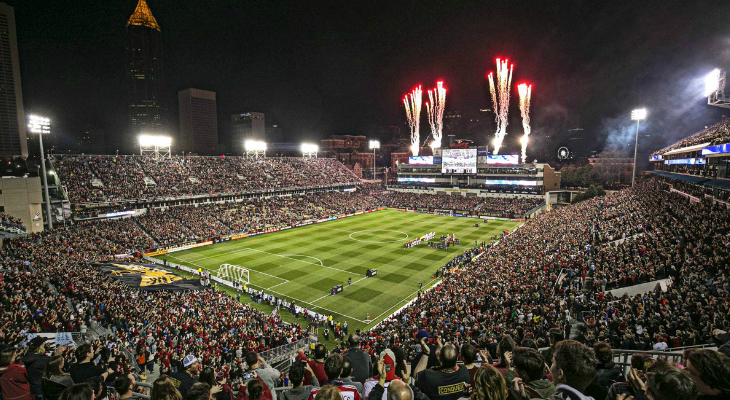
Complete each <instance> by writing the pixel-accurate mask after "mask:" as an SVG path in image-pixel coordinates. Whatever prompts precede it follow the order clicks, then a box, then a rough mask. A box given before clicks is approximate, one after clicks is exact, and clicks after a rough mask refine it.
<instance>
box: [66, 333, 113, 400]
mask: <svg viewBox="0 0 730 400" xmlns="http://www.w3.org/2000/svg"><path fill="white" fill-rule="evenodd" d="M74 355H75V356H76V360H77V361H78V362H77V363H76V364H73V365H71V367H70V368H69V372H70V373H71V379H73V381H74V382H79V383H80V382H86V381H87V380H88V379H91V378H96V377H101V378H102V381H106V379H107V378H108V377H109V375H110V374H113V373H114V370H112V369H107V370H106V371H105V370H104V368H102V367H100V366H98V365H96V364H94V363H93V362H92V361H91V360H93V359H94V358H95V357H96V353H95V352H94V349H93V348H92V347H91V344H89V343H84V344H82V345H81V346H79V347H77V348H76V351H75V352H74ZM101 391H102V395H101V398H102V399H103V398H105V397H107V390H106V385H102V388H101Z"/></svg>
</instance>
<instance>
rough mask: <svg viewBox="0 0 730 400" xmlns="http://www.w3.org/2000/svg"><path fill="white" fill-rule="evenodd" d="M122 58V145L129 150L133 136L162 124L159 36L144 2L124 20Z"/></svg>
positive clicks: (160, 127)
mask: <svg viewBox="0 0 730 400" xmlns="http://www.w3.org/2000/svg"><path fill="white" fill-rule="evenodd" d="M126 55H127V77H126V84H127V96H128V103H127V106H128V113H129V129H128V130H127V132H126V135H125V137H124V141H123V143H122V145H123V146H129V147H130V148H133V146H134V145H135V143H136V141H135V140H134V138H136V137H137V135H139V134H141V133H157V132H160V131H162V126H163V125H164V120H163V114H164V107H163V104H162V103H163V102H162V96H163V94H162V93H163V83H164V75H163V64H162V33H161V31H160V26H159V25H158V24H157V20H156V19H155V17H154V16H153V15H152V11H150V8H149V6H148V5H147V2H146V1H145V0H139V2H138V3H137V7H136V8H135V10H134V13H132V16H130V17H129V20H128V21H127V47H126Z"/></svg>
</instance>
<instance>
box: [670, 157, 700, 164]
mask: <svg viewBox="0 0 730 400" xmlns="http://www.w3.org/2000/svg"><path fill="white" fill-rule="evenodd" d="M706 163H707V160H705V159H704V158H675V159H673V160H664V164H668V165H705V164H706Z"/></svg>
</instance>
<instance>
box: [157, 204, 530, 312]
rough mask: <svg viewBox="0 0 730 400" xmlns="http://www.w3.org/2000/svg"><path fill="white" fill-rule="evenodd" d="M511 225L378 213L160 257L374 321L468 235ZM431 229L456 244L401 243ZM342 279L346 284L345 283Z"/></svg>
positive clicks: (482, 236) (483, 236) (477, 236)
mask: <svg viewBox="0 0 730 400" xmlns="http://www.w3.org/2000/svg"><path fill="white" fill-rule="evenodd" d="M477 222H479V223H480V224H481V226H480V227H478V228H477V227H474V224H475V223H477ZM518 224H519V223H515V222H509V221H490V222H489V223H487V224H484V223H482V222H481V221H480V220H478V219H471V218H458V217H446V216H434V215H427V214H417V213H407V212H401V211H396V210H384V211H378V212H375V213H370V214H365V215H361V216H356V217H350V218H345V219H341V220H336V221H331V222H327V223H323V224H316V225H311V226H307V227H301V228H296V229H292V230H288V231H284V232H278V233H273V234H267V235H261V236H255V237H252V238H248V239H244V240H239V241H233V242H227V243H222V244H218V245H215V246H209V247H203V248H198V249H192V250H188V251H184V252H179V253H173V254H171V255H169V256H167V258H169V259H170V261H173V262H177V263H180V264H185V265H188V266H191V267H195V268H198V267H200V268H205V269H208V270H211V271H215V270H217V269H218V267H219V266H220V265H221V264H223V263H229V264H235V265H240V266H243V267H245V268H249V269H250V270H251V273H250V274H251V276H250V277H251V284H252V286H254V287H256V288H262V289H268V288H271V289H270V292H275V294H279V295H282V296H284V297H286V298H288V299H290V300H291V299H294V301H295V302H296V303H297V304H299V305H301V306H307V307H308V308H310V309H314V310H317V309H318V308H320V311H322V312H324V313H328V314H330V313H332V314H339V315H340V316H341V318H345V319H347V318H351V319H357V320H361V321H362V320H365V317H366V314H368V313H369V314H370V316H371V318H372V319H375V317H378V316H381V314H384V313H385V312H387V311H389V310H394V309H395V307H396V306H397V305H399V304H401V303H403V302H405V301H406V300H408V298H409V297H412V296H413V295H414V294H415V291H417V289H418V283H419V282H423V284H424V288H425V287H426V286H427V285H428V284H429V282H431V281H432V275H433V274H434V273H435V271H436V270H437V269H438V268H439V267H441V266H443V265H444V264H445V263H446V262H448V261H449V260H451V259H452V258H453V257H455V256H456V255H458V254H460V253H462V252H463V251H465V250H466V249H468V248H469V247H471V246H473V245H474V241H475V240H478V241H481V240H485V241H489V239H490V238H491V237H492V236H494V235H495V234H499V233H500V232H502V231H504V230H507V229H510V230H511V229H513V228H514V227H516V226H517V225H518ZM431 231H434V232H436V234H437V236H439V235H442V234H448V233H453V234H455V235H456V236H457V237H458V238H459V239H461V241H462V244H461V245H460V246H457V247H456V248H451V249H449V250H438V249H432V248H429V247H428V246H427V245H420V246H417V247H415V248H410V249H404V248H403V243H404V242H405V241H406V240H410V239H414V238H416V237H418V236H420V235H424V234H426V233H428V232H431ZM406 238H407V239H406ZM379 242H383V243H379ZM163 258H165V257H163ZM370 268H375V269H377V270H378V275H377V276H376V277H374V278H367V279H363V277H364V275H365V273H366V271H367V269H370ZM350 277H351V278H352V281H353V285H352V286H350V287H348V286H347V279H348V278H350ZM336 284H343V285H344V286H345V290H344V291H343V292H342V293H340V294H338V295H336V296H328V294H329V290H330V289H331V287H332V286H333V285H336ZM303 303H306V304H303ZM382 316H385V315H382ZM373 322H375V321H373ZM358 325H360V324H358Z"/></svg>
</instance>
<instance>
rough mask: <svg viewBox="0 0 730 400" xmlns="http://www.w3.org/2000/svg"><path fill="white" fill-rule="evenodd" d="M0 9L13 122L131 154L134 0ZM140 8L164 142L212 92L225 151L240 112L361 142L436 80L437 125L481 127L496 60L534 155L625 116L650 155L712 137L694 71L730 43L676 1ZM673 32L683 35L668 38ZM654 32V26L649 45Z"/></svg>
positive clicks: (716, 10) (292, 129)
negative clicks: (524, 106)
mask: <svg viewBox="0 0 730 400" xmlns="http://www.w3.org/2000/svg"><path fill="white" fill-rule="evenodd" d="M8 4H10V5H11V6H14V7H15V8H16V15H17V18H18V20H19V23H18V37H19V50H20V55H21V57H20V61H21V63H20V64H21V72H22V76H23V82H24V97H25V105H26V108H27V109H28V110H30V111H33V112H39V113H43V114H46V115H49V116H50V117H51V118H52V120H53V122H54V133H55V134H57V135H59V140H61V139H62V137H63V136H64V135H71V134H77V133H79V132H81V131H83V130H84V129H85V127H86V126H89V125H90V126H92V127H94V128H96V129H97V130H100V131H105V132H108V135H109V137H110V138H111V141H112V143H111V144H110V145H109V146H107V148H113V147H119V145H120V144H122V143H123V144H126V145H128V144H129V143H128V140H126V141H124V142H122V143H120V142H119V141H120V139H119V138H121V137H122V135H121V134H123V133H124V132H123V129H122V127H124V126H125V124H124V121H125V119H126V118H127V116H125V114H127V113H126V112H124V111H125V104H126V103H125V99H123V98H120V97H124V96H119V94H120V93H123V92H124V90H125V89H124V84H123V82H124V71H123V68H121V67H120V65H124V61H123V59H124V52H125V29H124V28H125V26H124V25H123V24H124V23H125V22H126V21H127V20H128V18H129V15H130V14H131V13H133V12H134V10H135V8H136V5H137V0H127V1H123V2H120V3H119V4H100V3H91V2H90V3H88V4H86V3H81V4H78V3H72V2H60V3H55V2H54V3H53V4H46V3H43V2H40V1H37V0H26V1H8ZM147 4H148V6H149V7H150V8H151V9H152V13H153V14H154V16H155V18H156V20H157V22H158V23H159V25H160V26H162V27H164V29H162V30H161V37H162V42H163V47H164V53H163V56H162V57H163V58H165V60H166V63H165V64H166V65H165V75H166V78H165V80H166V81H167V83H166V86H165V89H164V93H163V94H161V95H160V102H161V103H162V104H165V103H166V104H167V105H168V107H169V111H170V114H171V115H169V121H170V122H169V124H170V125H169V128H167V130H168V131H169V133H170V134H171V136H177V134H178V133H179V126H177V120H178V118H176V116H175V115H173V114H174V113H175V112H176V110H177V107H176V106H175V105H176V99H175V97H176V93H177V91H178V90H181V89H184V88H187V87H196V88H201V89H205V90H212V91H215V92H216V93H217V94H218V121H219V124H220V126H219V132H220V135H221V138H220V142H222V143H226V142H227V141H229V140H230V134H231V122H230V115H232V114H235V113H237V112H240V111H241V110H252V111H260V112H263V113H265V114H266V115H267V118H268V117H269V116H271V117H272V118H275V119H276V120H277V121H279V124H280V126H281V127H282V128H283V130H284V133H285V137H284V141H287V142H298V141H301V140H310V141H313V140H319V139H323V138H326V137H328V136H330V135H332V134H364V135H368V136H374V135H376V134H377V132H378V131H383V129H380V128H382V127H387V126H393V125H396V126H400V127H402V126H403V125H404V122H405V118H404V115H402V109H401V108H400V107H399V103H398V101H399V98H400V96H401V95H402V93H403V92H405V91H407V90H409V89H410V88H411V86H412V82H423V83H428V82H431V81H433V80H435V79H439V78H443V79H445V81H446V85H447V86H448V88H449V90H450V92H449V93H450V103H449V104H448V105H447V111H455V110H459V111H461V112H462V113H463V114H464V115H465V116H467V117H471V116H468V114H469V113H472V114H474V115H476V116H479V112H478V110H479V109H485V108H490V105H489V97H488V94H487V93H485V90H484V85H485V83H486V81H485V79H484V74H485V73H486V72H487V71H489V70H490V69H492V66H491V65H492V63H493V58H494V57H495V56H509V57H510V60H513V61H514V62H515V63H516V64H517V65H519V71H520V73H521V75H520V76H516V79H518V80H525V79H527V78H528V77H529V79H530V81H531V82H532V83H534V84H535V88H536V95H535V96H534V99H533V112H534V115H533V118H532V119H533V133H532V135H531V140H534V141H535V142H534V143H535V145H534V146H533V148H534V147H536V146H539V145H540V143H541V140H544V138H545V137H547V136H551V137H555V136H556V135H563V134H566V133H567V131H568V129H571V128H575V127H578V126H579V127H581V128H584V129H585V130H586V137H587V142H590V143H600V144H601V147H606V146H617V145H620V144H621V143H622V141H625V136H626V135H625V132H623V131H624V130H625V129H624V128H625V127H628V128H630V126H631V124H630V123H629V122H628V112H629V111H630V110H631V109H632V108H633V107H635V106H637V105H645V106H647V108H649V110H650V113H651V114H650V115H657V116H659V115H661V117H662V118H661V119H659V118H655V119H651V118H649V120H648V121H647V124H646V125H645V129H646V131H647V134H649V135H650V136H651V137H652V141H656V142H657V144H653V142H652V143H650V144H648V145H651V146H654V147H657V146H659V145H660V144H662V145H663V144H665V143H666V142H669V141H671V140H672V139H673V138H676V137H678V136H681V135H683V134H686V133H687V132H691V131H695V130H697V129H700V128H702V127H703V126H704V125H709V124H711V123H713V122H715V121H719V119H720V116H721V113H722V111H720V110H715V109H711V108H708V107H706V105H704V101H703V98H702V96H701V94H700V95H699V96H694V95H693V94H692V93H690V92H691V89H692V85H693V84H694V83H693V82H694V79H695V78H698V77H700V76H701V75H703V72H705V70H709V69H710V67H715V66H720V67H725V66H727V65H729V64H730V62H729V61H730V60H729V59H728V55H727V53H728V52H726V51H725V50H724V48H725V47H726V40H725V38H726V37H727V36H728V35H730V29H728V27H727V24H725V23H724V22H722V18H721V15H724V14H725V13H726V12H727V11H730V9H728V5H725V4H723V3H720V2H707V3H706V5H707V6H706V7H700V8H698V7H692V6H690V5H686V4H682V2H676V1H674V2H673V1H670V2H662V3H661V4H662V5H664V6H665V7H658V5H659V4H660V3H658V2H647V3H646V4H633V3H629V2H626V3H624V6H621V5H620V4H619V5H617V4H614V5H613V7H611V6H606V5H599V4H592V3H591V2H585V1H569V2H563V3H561V4H541V5H539V6H535V7H528V6H526V5H524V4H509V5H508V4H497V5H493V6H488V5H484V4H481V3H476V2H464V3H460V4H457V5H449V6H446V5H441V4H440V3H437V4H431V3H424V4H422V5H419V6H418V7H413V8H411V7H409V6H407V5H405V4H387V5H385V6H379V5H377V4H369V5H368V4H353V5H347V6H343V5H338V6H332V5H329V4H326V3H323V4H299V3H284V4H278V5H268V4H252V5H251V7H248V8H246V9H245V11H244V10H242V9H240V8H238V7H236V4H235V2H231V1H223V2H219V3H216V4H215V5H213V6H210V7H200V6H199V5H198V3H196V2H192V1H183V2H177V3H176V2H171V1H168V0H150V1H148V2H147ZM629 5H630V6H629ZM665 8H666V9H665ZM82 10H83V11H84V12H85V13H87V15H89V16H90V18H89V19H88V20H86V23H85V24H81V25H83V26H78V25H79V24H74V23H73V18H72V17H73V16H74V15H76V13H78V12H80V11H82ZM404 13H409V14H410V15H411V17H410V18H404V17H403V15H404ZM680 16H681V17H680ZM680 20H681V22H682V24H683V25H682V26H686V28H685V29H675V28H674V26H675V25H677V24H678V23H679V21H680ZM652 21H661V25H660V26H659V27H655V26H653V27H652V29H646V27H647V26H650V23H651V22H652ZM721 22H722V23H721ZM668 44H671V45H668ZM677 54H682V57H677ZM515 107H516V106H515ZM511 115H512V116H513V117H515V116H516V115H518V113H516V112H515V111H514V110H512V112H511ZM489 119H490V118H487V121H486V122H487V126H486V128H484V132H483V133H479V138H482V139H484V140H486V139H487V138H488V137H490V135H491V133H492V131H493V125H489V124H493V122H492V121H489ZM508 130H509V133H510V134H508V136H507V139H506V140H507V141H508V142H509V141H510V140H512V141H514V142H516V140H517V138H519V134H518V131H519V130H520V128H519V120H518V119H513V118H511V119H510V128H508ZM423 133H424V136H425V132H423ZM513 144H514V143H513ZM647 150H651V149H647Z"/></svg>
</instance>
